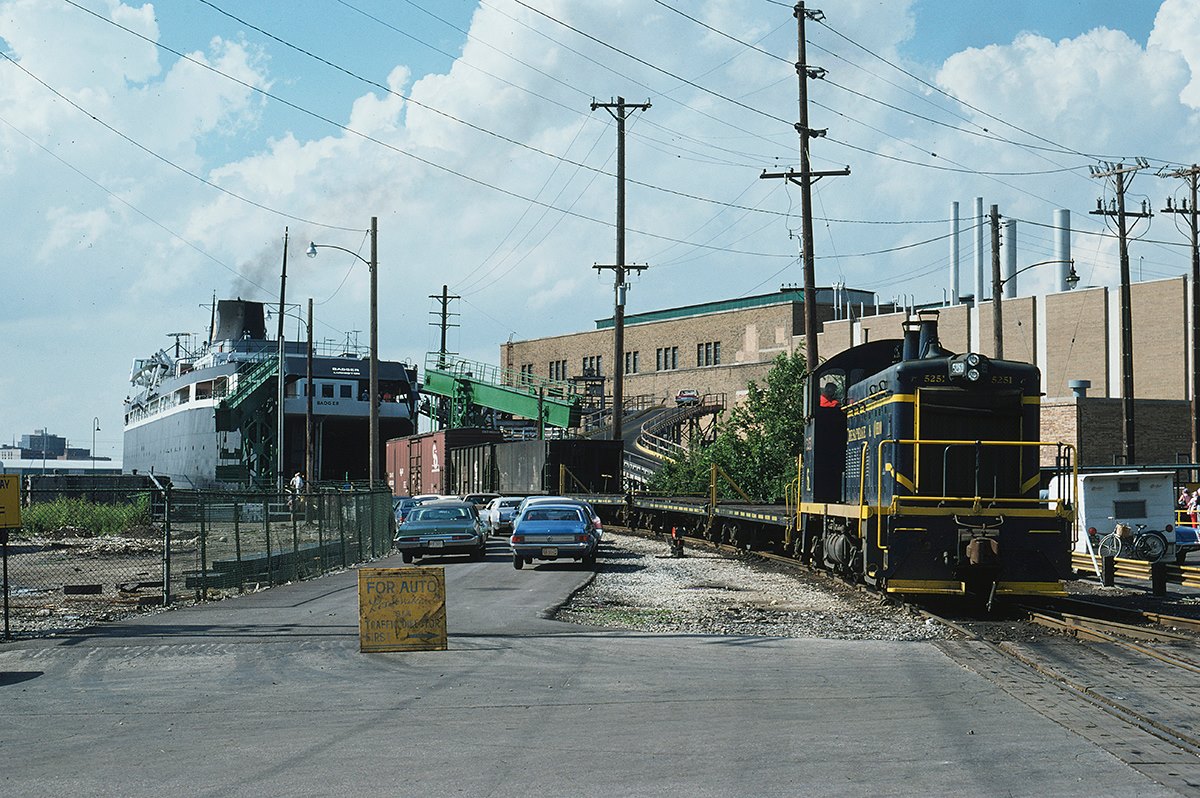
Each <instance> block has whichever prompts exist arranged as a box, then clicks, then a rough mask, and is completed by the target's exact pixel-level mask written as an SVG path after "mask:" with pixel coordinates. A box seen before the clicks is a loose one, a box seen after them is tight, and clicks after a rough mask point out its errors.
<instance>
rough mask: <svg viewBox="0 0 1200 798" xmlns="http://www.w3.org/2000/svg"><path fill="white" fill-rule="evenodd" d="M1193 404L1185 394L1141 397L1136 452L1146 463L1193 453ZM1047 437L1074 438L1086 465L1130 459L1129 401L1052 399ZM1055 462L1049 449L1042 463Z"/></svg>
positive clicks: (1045, 406) (1045, 422)
mask: <svg viewBox="0 0 1200 798" xmlns="http://www.w3.org/2000/svg"><path fill="white" fill-rule="evenodd" d="M1190 418H1191V404H1190V403H1189V402H1186V401H1183V400H1178V399H1176V400H1163V399H1136V400H1135V401H1134V410H1133V423H1134V443H1135V445H1136V449H1137V450H1136V452H1135V455H1136V457H1137V462H1138V463H1140V464H1147V463H1158V464H1164V463H1174V462H1176V457H1177V456H1179V455H1182V456H1183V458H1184V459H1185V460H1186V459H1190V453H1191V437H1192V436H1191V427H1190V423H1191V422H1190ZM1041 422H1042V423H1041V426H1042V432H1041V439H1042V440H1043V441H1062V442H1063V443H1070V444H1073V445H1074V446H1075V447H1076V449H1077V457H1078V462H1079V465H1081V466H1111V465H1115V464H1120V463H1123V462H1124V454H1125V444H1124V439H1123V436H1124V407H1123V402H1122V401H1121V400H1120V399H1108V398H1103V397H1091V396H1089V397H1087V398H1085V399H1080V400H1076V399H1073V398H1072V399H1048V400H1046V401H1044V402H1043V403H1042V414H1041ZM1052 463H1053V453H1052V451H1047V450H1043V452H1042V464H1043V465H1051V464H1052Z"/></svg>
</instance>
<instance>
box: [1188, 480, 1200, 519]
mask: <svg viewBox="0 0 1200 798" xmlns="http://www.w3.org/2000/svg"><path fill="white" fill-rule="evenodd" d="M1187 509H1188V516H1189V517H1190V518H1191V520H1192V526H1196V525H1197V520H1198V516H1200V488H1197V489H1196V490H1194V491H1192V498H1191V499H1190V500H1188V507H1187Z"/></svg>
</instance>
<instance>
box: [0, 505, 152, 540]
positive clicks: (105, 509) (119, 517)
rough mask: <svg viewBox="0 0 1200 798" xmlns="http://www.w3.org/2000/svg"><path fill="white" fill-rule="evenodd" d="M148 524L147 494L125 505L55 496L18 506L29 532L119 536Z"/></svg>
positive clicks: (32, 533) (24, 525)
mask: <svg viewBox="0 0 1200 798" xmlns="http://www.w3.org/2000/svg"><path fill="white" fill-rule="evenodd" d="M149 523H150V497H149V496H148V495H142V496H138V497H136V498H135V499H134V500H133V501H132V502H129V503H126V504H99V503H96V502H89V501H85V500H83V499H69V498H58V499H55V500H54V501H51V502H43V503H38V504H32V505H30V506H28V507H24V508H22V509H21V526H22V527H23V528H24V530H25V532H26V533H28V534H31V535H46V534H49V533H52V532H56V531H58V530H60V529H67V528H69V529H71V530H72V531H74V532H75V533H76V534H77V535H79V536H80V537H95V536H98V535H120V534H122V533H123V532H126V531H127V530H129V529H131V528H133V527H139V526H147V525H148V524H149Z"/></svg>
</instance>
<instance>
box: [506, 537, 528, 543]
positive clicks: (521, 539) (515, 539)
mask: <svg viewBox="0 0 1200 798" xmlns="http://www.w3.org/2000/svg"><path fill="white" fill-rule="evenodd" d="M509 540H510V541H511V542H513V543H524V542H525V536H524V535H513V536H512V537H511V538H509Z"/></svg>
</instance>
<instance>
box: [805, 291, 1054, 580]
mask: <svg viewBox="0 0 1200 798" xmlns="http://www.w3.org/2000/svg"><path fill="white" fill-rule="evenodd" d="M903 332H904V337H903V338H902V339H897V340H884V341H874V342H869V343H865V344H862V345H860V346H856V347H853V348H851V349H849V350H846V351H844V352H841V353H839V354H838V355H836V356H834V357H832V358H830V359H829V360H827V361H825V362H824V363H822V364H820V365H819V366H818V367H817V368H815V369H812V371H811V373H810V376H809V379H808V383H807V386H806V388H805V392H806V396H805V401H806V403H807V404H806V419H807V423H806V429H805V436H804V445H803V451H802V453H801V455H800V458H799V468H798V478H797V484H796V485H795V494H796V500H795V507H796V522H795V527H794V533H793V535H792V536H791V537H792V538H793V539H792V540H791V541H789V543H790V547H791V549H792V553H794V554H795V555H796V556H799V557H800V558H801V559H803V560H806V561H815V562H818V563H820V564H823V565H824V566H826V567H828V568H831V569H834V570H837V571H839V572H841V573H843V574H845V575H847V576H850V577H853V578H860V579H862V580H863V581H865V582H867V583H868V584H871V585H874V586H876V587H877V588H879V589H881V590H885V591H887V592H889V593H904V594H957V595H966V594H972V595H977V596H983V597H986V598H987V599H988V600H989V601H990V600H991V599H992V598H994V597H995V596H996V595H1004V594H1010V595H1011V594H1017V595H1020V594H1047V593H1049V594H1054V593H1061V592H1062V590H1063V588H1062V580H1064V579H1067V578H1069V577H1070V568H1071V563H1070V549H1071V535H1072V529H1073V523H1072V522H1073V514H1072V513H1073V509H1072V508H1073V501H1072V498H1073V497H1072V496H1069V495H1068V496H1062V497H1056V498H1052V499H1045V498H1040V494H1039V489H1040V487H1041V481H1042V472H1043V469H1042V466H1043V465H1049V466H1050V470H1051V471H1052V472H1054V473H1055V474H1057V475H1060V476H1063V477H1066V478H1067V479H1068V481H1069V483H1070V484H1074V482H1075V473H1074V468H1075V466H1074V451H1073V449H1072V448H1071V447H1070V446H1069V445H1067V444H1060V443H1046V442H1042V441H1039V440H1038V437H1039V410H1040V397H1041V377H1040V373H1039V371H1038V368H1037V367H1036V366H1034V365H1032V364H1028V363H1020V362H1015V361H1008V360H995V359H990V358H987V357H985V356H983V355H980V354H978V353H974V352H971V353H967V354H955V353H953V352H950V351H947V350H946V349H944V348H943V347H942V346H941V344H940V343H939V341H938V336H937V313H936V311H933V312H928V311H927V312H923V313H921V314H918V316H917V317H916V318H915V319H912V320H909V321H906V322H904V325H903Z"/></svg>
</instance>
